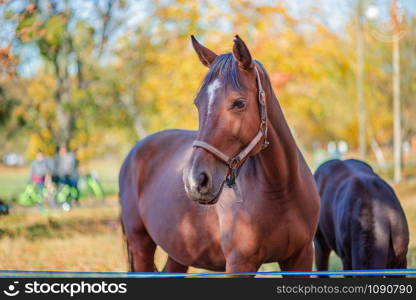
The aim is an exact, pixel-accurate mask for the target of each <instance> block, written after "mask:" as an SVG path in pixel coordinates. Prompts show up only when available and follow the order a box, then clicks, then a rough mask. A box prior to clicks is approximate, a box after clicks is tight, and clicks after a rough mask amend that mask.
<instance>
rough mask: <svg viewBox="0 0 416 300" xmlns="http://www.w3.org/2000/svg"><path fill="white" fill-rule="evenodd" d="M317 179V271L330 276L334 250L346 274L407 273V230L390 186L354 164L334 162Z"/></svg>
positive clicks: (321, 169)
mask: <svg viewBox="0 0 416 300" xmlns="http://www.w3.org/2000/svg"><path fill="white" fill-rule="evenodd" d="M315 179H316V183H317V186H318V190H319V193H320V195H321V216H320V220H319V227H318V231H317V233H316V238H315V251H316V256H315V258H316V267H317V269H318V271H326V270H328V260H329V254H330V252H331V251H332V250H334V251H335V252H336V253H337V254H338V256H339V257H340V258H341V259H342V264H343V266H344V270H360V269H403V268H406V265H407V263H406V254H407V248H408V245H409V229H408V226H407V221H406V216H405V214H404V212H403V209H402V207H401V205H400V201H399V200H398V199H397V197H396V195H395V193H394V191H393V189H392V188H391V187H390V186H389V185H388V183H387V182H385V181H384V180H383V179H381V178H380V177H379V176H378V175H377V174H376V173H375V172H374V171H373V169H372V168H371V167H370V166H369V165H367V164H366V163H364V162H362V161H359V160H355V159H348V160H344V161H341V160H330V161H328V162H326V163H324V164H322V165H321V166H320V167H319V168H318V169H317V170H316V172H315Z"/></svg>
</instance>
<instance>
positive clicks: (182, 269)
mask: <svg viewBox="0 0 416 300" xmlns="http://www.w3.org/2000/svg"><path fill="white" fill-rule="evenodd" d="M187 271H188V266H184V265H182V264H180V263H178V262H177V261H176V260H174V259H173V258H172V257H170V256H169V257H168V261H167V262H166V265H165V267H164V268H163V272H167V273H186V272H187Z"/></svg>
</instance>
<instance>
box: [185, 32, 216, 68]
mask: <svg viewBox="0 0 416 300" xmlns="http://www.w3.org/2000/svg"><path fill="white" fill-rule="evenodd" d="M191 40H192V46H193V47H194V49H195V52H196V54H198V57H199V60H200V61H201V62H202V64H203V65H204V66H206V67H208V68H209V67H210V66H211V65H212V63H213V62H214V60H215V58H216V57H217V54H215V53H214V52H213V51H211V50H209V49H208V48H206V47H204V46H202V45H201V44H200V43H199V42H198V41H197V40H196V38H195V37H194V36H193V35H191Z"/></svg>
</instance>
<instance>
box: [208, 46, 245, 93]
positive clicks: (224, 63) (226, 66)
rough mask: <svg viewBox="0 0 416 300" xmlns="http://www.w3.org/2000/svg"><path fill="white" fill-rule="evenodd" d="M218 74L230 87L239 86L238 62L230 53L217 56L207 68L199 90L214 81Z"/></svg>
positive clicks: (237, 87) (238, 87)
mask: <svg viewBox="0 0 416 300" xmlns="http://www.w3.org/2000/svg"><path fill="white" fill-rule="evenodd" d="M218 76H222V77H223V78H224V79H225V81H226V84H230V85H231V87H232V88H234V89H240V88H241V84H240V74H239V71H238V64H237V61H236V60H235V59H234V57H233V55H232V54H231V53H226V54H221V55H218V56H217V58H216V59H215V60H214V63H213V64H212V66H211V68H210V69H209V72H208V74H207V75H206V76H205V78H204V81H203V82H202V86H201V90H203V89H204V88H205V87H206V86H207V85H208V84H210V83H211V82H212V81H214V80H215V78H217V77H218Z"/></svg>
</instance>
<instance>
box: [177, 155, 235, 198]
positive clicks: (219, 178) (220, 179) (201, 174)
mask: <svg viewBox="0 0 416 300" xmlns="http://www.w3.org/2000/svg"><path fill="white" fill-rule="evenodd" d="M196 152H202V151H201V150H199V149H198V150H197V151H196ZM206 155H207V156H210V154H206ZM191 162H192V163H190V165H189V166H188V167H187V168H185V169H184V171H183V182H184V185H185V191H186V193H187V195H188V197H189V199H191V200H192V201H195V202H198V203H200V204H215V203H217V201H218V198H219V196H220V194H221V191H222V187H223V184H224V178H225V176H226V172H227V169H226V167H225V166H224V165H223V164H221V162H217V160H216V159H215V158H214V157H212V161H210V160H204V159H193V160H192V159H191ZM212 164H216V165H217V166H213V165H212Z"/></svg>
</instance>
